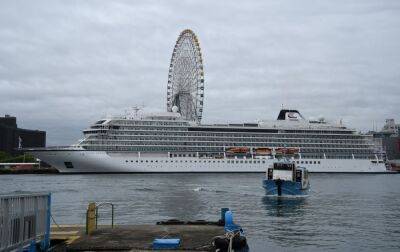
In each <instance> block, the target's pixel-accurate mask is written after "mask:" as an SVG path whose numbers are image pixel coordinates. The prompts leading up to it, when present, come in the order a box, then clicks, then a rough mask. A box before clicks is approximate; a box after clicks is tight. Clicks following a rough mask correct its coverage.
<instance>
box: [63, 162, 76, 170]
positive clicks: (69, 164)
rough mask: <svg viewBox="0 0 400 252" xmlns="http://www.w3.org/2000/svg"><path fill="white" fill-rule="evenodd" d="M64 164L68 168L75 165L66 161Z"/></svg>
mask: <svg viewBox="0 0 400 252" xmlns="http://www.w3.org/2000/svg"><path fill="white" fill-rule="evenodd" d="M64 165H65V167H66V168H68V169H72V168H74V166H73V165H72V162H64Z"/></svg>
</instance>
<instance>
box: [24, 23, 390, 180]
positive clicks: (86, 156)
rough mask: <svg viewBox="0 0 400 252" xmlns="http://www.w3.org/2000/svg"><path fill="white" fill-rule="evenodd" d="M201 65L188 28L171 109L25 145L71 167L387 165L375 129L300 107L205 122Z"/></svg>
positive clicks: (331, 168)
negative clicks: (66, 143)
mask: <svg viewBox="0 0 400 252" xmlns="http://www.w3.org/2000/svg"><path fill="white" fill-rule="evenodd" d="M203 70H204V68H203V60H202V54H201V52H200V45H199V41H198V39H197V37H196V35H195V34H194V33H193V31H191V30H184V31H183V32H182V33H181V34H180V35H179V37H178V40H177V42H176V45H175V47H174V50H173V52H172V57H171V62H170V66H169V74H168V84H167V111H166V112H162V113H156V114H151V113H150V114H146V113H138V112H139V110H136V112H135V113H134V114H133V115H127V116H121V117H106V118H104V119H102V120H99V121H97V122H95V123H94V124H93V125H91V126H90V127H89V128H88V129H86V130H84V131H83V133H84V139H83V140H81V141H79V143H78V144H75V145H73V146H70V147H66V148H59V147H55V148H45V149H30V150H29V149H28V150H27V151H28V152H30V153H32V154H33V155H35V156H36V157H37V158H39V159H40V160H43V161H44V162H46V163H48V164H50V165H52V166H53V167H55V168H57V169H58V170H59V171H60V172H65V173H112V172H115V173H139V172H265V171H266V169H267V167H268V166H269V165H271V164H272V163H273V162H275V161H276V160H277V159H278V158H282V157H283V156H285V157H289V156H290V158H292V159H294V161H295V162H297V163H298V164H302V165H303V166H306V167H307V169H308V170H309V171H310V172H367V173H377V172H378V173H379V172H386V168H385V164H384V162H383V160H382V158H381V157H379V156H378V155H377V154H376V153H375V151H374V143H373V140H372V136H371V135H361V134H359V133H357V132H356V131H355V130H352V129H348V128H346V127H344V126H343V125H341V124H339V125H334V124H331V123H328V122H326V121H325V120H324V119H323V118H320V119H319V120H306V119H305V118H304V117H303V116H302V115H301V114H300V113H299V111H297V110H295V109H282V110H281V111H280V112H279V114H278V118H277V120H274V121H267V120H261V121H258V122H252V123H240V124H237V123H235V124H209V125H208V124H202V123H201V118H202V112H203V99H204V72H203Z"/></svg>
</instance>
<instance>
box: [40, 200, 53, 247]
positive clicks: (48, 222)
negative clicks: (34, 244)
mask: <svg viewBox="0 0 400 252" xmlns="http://www.w3.org/2000/svg"><path fill="white" fill-rule="evenodd" d="M50 225H51V193H49V194H48V195H47V213H46V231H45V234H44V239H43V241H42V244H41V247H42V250H43V251H47V250H48V249H49V248H50Z"/></svg>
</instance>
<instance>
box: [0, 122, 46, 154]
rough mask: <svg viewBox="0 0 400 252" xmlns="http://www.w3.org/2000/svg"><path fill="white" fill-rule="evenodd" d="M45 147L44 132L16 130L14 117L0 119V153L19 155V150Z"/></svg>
mask: <svg viewBox="0 0 400 252" xmlns="http://www.w3.org/2000/svg"><path fill="white" fill-rule="evenodd" d="M45 146H46V132H45V131H41V130H30V129H21V128H18V125H17V118H16V117H14V116H10V115H5V116H4V117H0V151H4V152H6V153H9V154H12V155H14V154H18V153H20V151H19V149H21V148H32V147H45Z"/></svg>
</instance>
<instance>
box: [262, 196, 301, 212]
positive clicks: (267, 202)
mask: <svg viewBox="0 0 400 252" xmlns="http://www.w3.org/2000/svg"><path fill="white" fill-rule="evenodd" d="M306 201H307V197H275V196H264V197H263V198H262V202H263V204H264V206H265V210H266V213H267V214H268V215H270V216H277V217H283V216H292V215H301V214H302V212H303V209H304V206H305V204H306Z"/></svg>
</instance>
